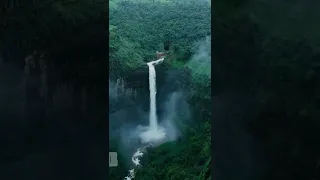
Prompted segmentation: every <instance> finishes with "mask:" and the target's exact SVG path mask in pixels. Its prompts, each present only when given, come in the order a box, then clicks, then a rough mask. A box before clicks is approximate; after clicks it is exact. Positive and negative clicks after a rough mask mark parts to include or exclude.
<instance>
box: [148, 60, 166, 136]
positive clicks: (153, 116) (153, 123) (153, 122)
mask: <svg viewBox="0 0 320 180" xmlns="http://www.w3.org/2000/svg"><path fill="white" fill-rule="evenodd" d="M163 60H164V58H161V59H158V60H156V61H152V62H149V63H148V66H149V90H150V115H149V126H150V129H153V130H156V129H158V120H157V99H156V95H157V82H156V70H155V68H154V65H156V64H158V63H160V62H162V61H163Z"/></svg>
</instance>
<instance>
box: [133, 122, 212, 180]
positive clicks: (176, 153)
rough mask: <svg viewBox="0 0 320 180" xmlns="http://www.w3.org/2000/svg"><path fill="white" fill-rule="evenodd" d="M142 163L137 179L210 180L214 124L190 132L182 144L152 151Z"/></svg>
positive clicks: (204, 125) (163, 146) (173, 143)
mask: <svg viewBox="0 0 320 180" xmlns="http://www.w3.org/2000/svg"><path fill="white" fill-rule="evenodd" d="M199 132H202V133H199ZM142 163H143V166H142V167H141V168H139V169H138V171H137V174H136V178H137V179H147V178H149V177H150V178H151V179H152V178H153V179H171V180H179V179H190V180H192V179H196V180H205V179H207V178H208V173H207V171H210V169H211V168H210V163H211V126H210V123H208V122H206V123H204V124H201V125H199V126H196V127H195V128H194V129H189V130H188V131H187V132H186V138H183V139H182V140H180V141H179V142H169V143H165V144H162V145H160V146H159V147H157V148H155V149H150V150H149V151H148V153H147V154H146V155H145V156H144V157H143V158H142ZM208 169H209V170H208Z"/></svg>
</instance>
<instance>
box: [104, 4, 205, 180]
mask: <svg viewBox="0 0 320 180" xmlns="http://www.w3.org/2000/svg"><path fill="white" fill-rule="evenodd" d="M109 9H110V14H109V15H110V16H109V31H110V32H109V38H110V42H109V43H110V44H109V45H110V46H109V69H110V71H109V75H110V78H113V79H114V80H115V79H117V78H125V77H126V76H134V74H136V72H141V71H142V72H145V73H140V75H138V77H140V78H138V79H140V82H139V83H141V79H145V78H148V69H147V68H146V62H149V61H152V60H155V59H156V56H155V55H156V51H159V52H163V51H165V52H166V53H167V56H166V59H165V61H164V62H163V63H162V64H160V65H157V67H156V69H157V81H158V79H165V78H166V72H168V73H169V72H176V73H175V76H174V77H171V78H170V81H169V86H170V87H172V86H174V87H176V90H177V91H178V90H184V91H186V92H187V101H188V102H189V103H190V104H192V105H193V106H192V108H191V112H192V118H191V119H192V120H191V121H182V120H181V119H183V114H184V113H186V112H184V111H181V112H177V113H180V114H182V115H180V116H177V117H176V118H177V119H178V120H174V121H179V122H181V123H180V126H179V129H180V130H181V131H182V136H181V137H180V138H179V140H178V141H174V142H167V143H164V144H162V145H160V146H158V147H156V148H151V149H148V151H147V153H146V154H145V155H144V156H143V158H142V159H141V164H142V165H141V166H140V167H138V168H137V169H136V171H137V173H136V177H135V179H140V180H144V179H145V180H151V179H172V180H180V179H190V180H191V179H192V180H194V179H199V180H200V179H202V180H207V179H211V132H210V129H211V118H210V116H211V108H210V107H211V95H210V94H211V80H210V79H211V78H210V72H211V69H210V67H211V58H210V56H211V48H210V47H211V39H210V38H211V37H210V36H211V6H210V2H209V1H206V0H201V1H199V0H188V1H185V0H167V1H162V0H154V1H137V0H132V1H125V0H123V1H122V0H114V1H110V7H109ZM137 70H138V71H137ZM138 74H139V73H138ZM143 77H144V78H143ZM125 79H126V78H125ZM127 81H128V82H127V84H128V86H129V87H130V81H131V79H130V78H129V79H128V80H127ZM141 84H143V85H142V86H146V89H147V90H146V91H143V92H145V93H149V92H148V84H146V83H141ZM163 84H164V83H163V81H161V80H159V81H158V85H157V86H159V88H161V87H163V86H165V85H163ZM131 87H137V86H131ZM170 87H165V89H166V88H167V89H169V88H170ZM143 92H140V94H143ZM161 93H162V94H165V92H164V91H161V90H160V92H159V94H160V95H159V98H160V99H159V101H161ZM126 101H127V100H126ZM134 103H136V104H138V103H139V102H138V101H136V102H134ZM119 109H121V107H119ZM195 117H197V118H195ZM109 121H113V120H112V118H110V120H109ZM124 123H125V122H124ZM116 144H117V142H116V140H111V141H110V143H109V146H110V148H111V149H110V150H111V151H117V152H121V150H120V149H119V148H121V146H117V145H116ZM122 156H123V155H121V153H120V156H119V159H120V162H119V164H120V165H119V167H116V168H110V171H109V174H110V177H111V179H123V178H124V177H125V176H127V174H128V170H129V169H130V163H126V162H125V160H124V159H121V157H122ZM123 158H124V157H123ZM128 164H129V165H128Z"/></svg>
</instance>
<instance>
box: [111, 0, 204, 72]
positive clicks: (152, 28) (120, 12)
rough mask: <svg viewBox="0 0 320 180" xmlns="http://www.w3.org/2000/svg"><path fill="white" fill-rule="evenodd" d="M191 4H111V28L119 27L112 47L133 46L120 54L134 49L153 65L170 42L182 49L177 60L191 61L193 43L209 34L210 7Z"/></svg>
mask: <svg viewBox="0 0 320 180" xmlns="http://www.w3.org/2000/svg"><path fill="white" fill-rule="evenodd" d="M188 2H190V3H194V2H196V1H192V0H190V1H187V2H185V1H183V2H182V1H171V0H168V1H153V2H151V1H112V4H113V5H112V8H111V9H110V19H109V24H110V25H113V26H116V27H117V29H116V31H114V34H116V36H117V37H119V38H117V39H115V40H114V41H113V42H110V44H122V42H120V41H121V40H125V41H127V42H130V43H131V44H132V46H131V47H132V48H124V49H123V50H122V51H121V52H124V53H125V52H126V51H129V50H132V49H134V51H135V54H138V55H139V56H140V57H142V58H143V60H144V61H150V60H153V59H155V52H156V51H162V50H163V44H164V41H166V40H170V41H172V42H173V46H176V47H177V46H178V47H180V50H179V52H178V51H176V53H178V57H177V59H180V57H181V59H189V58H190V56H191V54H190V49H191V47H192V46H193V43H194V42H195V41H196V40H200V39H202V38H203V37H205V36H206V35H208V34H210V6H209V4H208V2H206V1H201V2H198V1H197V3H194V4H193V5H191V4H189V3H188ZM115 4H116V6H117V8H114V7H113V6H115ZM110 36H111V35H110ZM110 39H112V37H110ZM110 53H111V54H112V53H113V52H112V51H110ZM130 53H131V52H128V53H126V54H130ZM138 55H137V56H138ZM112 56H113V55H112ZM118 60H119V59H115V61H118ZM112 64H116V63H112ZM128 64H131V63H128ZM131 67H135V66H134V65H133V66H131ZM123 68H126V67H123ZM111 69H112V70H115V69H118V68H113V67H111ZM124 71H127V70H124Z"/></svg>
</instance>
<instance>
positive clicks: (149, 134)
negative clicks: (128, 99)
mask: <svg viewBox="0 0 320 180" xmlns="http://www.w3.org/2000/svg"><path fill="white" fill-rule="evenodd" d="M163 60H164V58H160V59H158V60H155V61H152V62H149V63H147V64H148V66H149V90H150V114H149V127H146V128H145V129H144V130H143V131H142V132H141V134H140V138H141V140H142V143H143V144H146V145H143V147H141V148H139V149H138V150H137V151H136V152H135V153H134V154H133V156H132V163H133V164H134V166H136V167H137V166H140V158H141V157H142V156H143V151H144V150H145V148H146V147H149V146H152V145H157V144H160V143H161V141H162V140H164V139H165V137H166V133H165V131H164V128H162V127H160V126H158V119H157V99H156V94H157V82H156V70H155V67H154V66H155V65H157V64H158V63H160V62H162V61H163ZM133 178H134V168H133V169H131V170H129V175H128V176H127V177H125V180H132V179H133Z"/></svg>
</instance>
